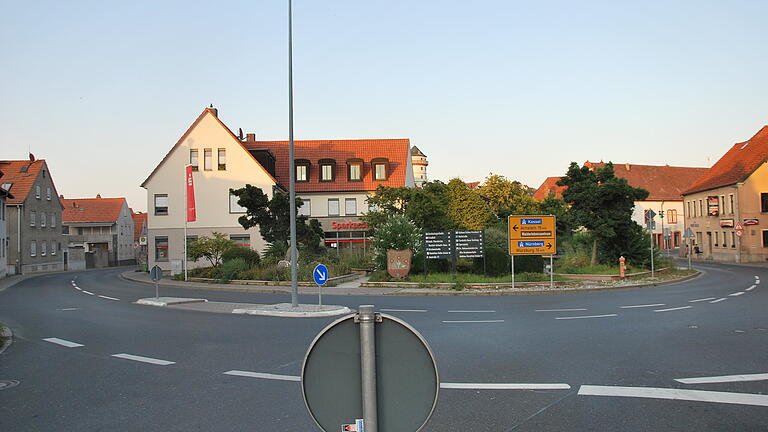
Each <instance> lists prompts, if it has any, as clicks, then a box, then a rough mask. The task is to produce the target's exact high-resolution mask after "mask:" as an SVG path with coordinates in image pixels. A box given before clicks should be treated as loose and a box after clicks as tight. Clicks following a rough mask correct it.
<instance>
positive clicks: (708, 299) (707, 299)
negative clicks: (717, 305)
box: [688, 297, 715, 303]
mask: <svg viewBox="0 0 768 432" xmlns="http://www.w3.org/2000/svg"><path fill="white" fill-rule="evenodd" d="M714 299H715V297H707V298H700V299H696V300H688V303H697V302H703V301H710V300H714Z"/></svg>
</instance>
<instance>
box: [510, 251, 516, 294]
mask: <svg viewBox="0 0 768 432" xmlns="http://www.w3.org/2000/svg"><path fill="white" fill-rule="evenodd" d="M509 257H510V267H511V268H512V289H515V256H514V255H510V256H509Z"/></svg>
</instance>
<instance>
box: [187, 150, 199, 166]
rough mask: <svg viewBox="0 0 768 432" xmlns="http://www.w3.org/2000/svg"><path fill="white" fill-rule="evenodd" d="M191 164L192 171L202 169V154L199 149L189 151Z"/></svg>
mask: <svg viewBox="0 0 768 432" xmlns="http://www.w3.org/2000/svg"><path fill="white" fill-rule="evenodd" d="M192 155H194V158H193V157H192ZM189 164H190V165H192V171H198V170H199V169H200V152H199V151H198V150H197V149H189Z"/></svg>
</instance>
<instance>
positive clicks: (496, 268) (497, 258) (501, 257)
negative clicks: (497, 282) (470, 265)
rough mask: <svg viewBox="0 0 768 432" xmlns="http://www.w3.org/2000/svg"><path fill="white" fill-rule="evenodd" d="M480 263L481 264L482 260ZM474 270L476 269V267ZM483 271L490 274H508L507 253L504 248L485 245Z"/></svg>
mask: <svg viewBox="0 0 768 432" xmlns="http://www.w3.org/2000/svg"><path fill="white" fill-rule="evenodd" d="M480 265H482V262H481V263H480ZM475 271H477V268H476V269H475ZM485 272H486V273H487V274H489V275H491V276H501V275H508V274H509V253H508V252H507V251H506V250H504V249H501V248H498V247H496V246H486V248H485Z"/></svg>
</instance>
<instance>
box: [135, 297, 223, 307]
mask: <svg viewBox="0 0 768 432" xmlns="http://www.w3.org/2000/svg"><path fill="white" fill-rule="evenodd" d="M207 301H208V300H206V299H197V298H183V297H149V298H143V299H138V300H136V304H140V305H145V306H159V307H165V306H175V305H181V304H187V303H206V302H207Z"/></svg>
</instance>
